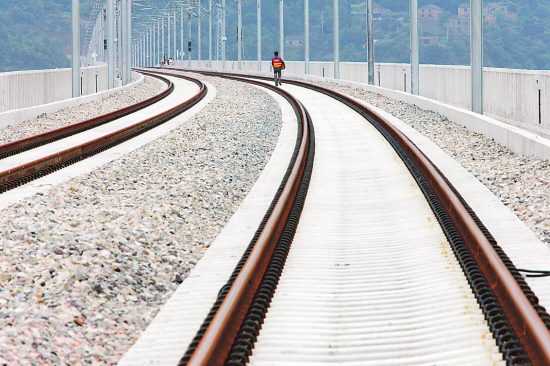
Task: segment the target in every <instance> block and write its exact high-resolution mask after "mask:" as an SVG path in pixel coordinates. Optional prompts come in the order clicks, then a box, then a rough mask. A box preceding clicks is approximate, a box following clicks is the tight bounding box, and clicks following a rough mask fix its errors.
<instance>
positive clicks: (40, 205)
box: [0, 75, 281, 366]
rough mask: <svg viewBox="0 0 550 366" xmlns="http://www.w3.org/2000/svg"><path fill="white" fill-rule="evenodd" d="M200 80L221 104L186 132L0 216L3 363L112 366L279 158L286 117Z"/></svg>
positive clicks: (267, 101)
mask: <svg viewBox="0 0 550 366" xmlns="http://www.w3.org/2000/svg"><path fill="white" fill-rule="evenodd" d="M193 76H195V77H197V75H193ZM200 78H201V79H205V80H207V81H208V82H210V83H211V84H213V85H214V86H215V87H216V89H217V91H218V95H217V97H216V98H215V99H214V100H213V101H212V102H211V103H210V104H209V105H208V106H206V107H205V108H204V109H203V110H202V111H201V112H200V113H199V114H197V115H196V116H195V117H194V118H192V119H191V120H190V121H188V122H186V123H184V124H183V125H182V126H181V127H180V128H179V129H176V130H174V131H172V132H171V133H169V134H167V135H166V136H164V137H162V138H159V139H157V140H155V141H154V142H152V143H150V144H148V145H146V146H144V147H143V148H141V149H139V150H136V151H134V152H133V153H130V154H128V155H126V156H124V157H123V158H121V159H119V160H116V161H113V162H112V163H110V164H108V165H106V166H103V167H101V168H99V169H97V170H95V171H93V172H92V173H90V174H88V175H86V176H82V177H78V178H73V179H72V180H70V181H68V182H65V183H61V184H59V185H58V186H55V187H53V188H51V189H49V190H48V191H44V192H41V194H37V195H35V196H34V197H31V198H29V199H26V200H25V201H21V202H19V203H17V204H14V205H12V206H10V207H8V208H6V209H4V210H2V215H1V216H0V232H2V236H1V237H0V278H1V281H0V313H1V314H2V316H1V317H0V355H1V357H2V360H6V363H7V364H9V365H10V366H11V365H30V364H37V365H85V364H94V365H113V364H116V362H117V361H118V360H119V359H120V358H121V357H122V355H123V354H124V353H125V352H126V351H127V350H128V349H129V348H130V347H131V346H132V344H133V343H134V342H135V341H136V340H137V338H138V337H139V336H140V334H141V332H142V331H143V330H144V329H145V327H146V326H147V324H149V323H150V322H151V320H152V319H153V318H154V316H155V315H156V314H157V312H158V311H159V309H160V307H161V306H162V305H163V304H164V303H165V302H166V301H167V299H168V298H170V296H171V295H172V294H173V293H174V291H175V289H176V287H177V285H178V284H179V283H181V282H183V281H184V279H185V277H187V276H188V274H189V271H190V270H191V269H192V268H193V267H194V265H195V264H196V263H197V262H198V261H199V260H200V258H201V257H202V255H203V253H204V251H205V250H206V249H207V248H208V247H209V245H210V243H211V242H212V241H213V240H214V239H215V238H216V236H217V234H218V233H219V231H220V230H221V229H222V228H223V226H224V225H225V224H226V222H227V221H228V220H229V218H230V217H231V216H232V214H233V213H234V212H235V210H236V209H237V208H238V206H239V205H240V203H241V202H242V200H243V198H244V197H245V196H246V194H247V193H248V192H249V190H250V188H251V187H252V185H253V184H254V182H255V181H256V179H257V178H258V176H259V174H260V172H261V170H262V169H263V168H264V166H265V164H266V163H267V161H268V160H269V158H270V155H271V153H272V151H273V149H274V147H275V144H276V140H277V138H278V135H279V131H280V126H281V113H280V109H279V106H278V105H277V104H276V103H275V101H274V100H273V99H272V98H271V97H269V96H268V95H267V93H265V92H263V91H260V90H258V89H257V88H255V87H252V86H247V85H243V84H241V83H236V82H232V81H227V80H221V79H215V78H207V77H200ZM157 84H158V83H157ZM145 85H150V83H147V84H145ZM138 88H139V87H138ZM237 89H238V90H239V92H238V93H235V90H237ZM158 91H159V89H158V88H157V89H155V91H154V93H158ZM130 93H131V92H130ZM154 93H153V94H154ZM116 98H117V97H115V98H114V99H116ZM141 98H143V99H144V98H146V96H145V95H143V96H142V97H141ZM109 99H110V98H107V99H105V100H103V101H101V102H97V103H92V104H90V105H85V106H81V107H79V108H74V109H71V111H63V112H62V114H63V117H61V116H60V114H56V115H55V117H52V116H48V117H42V118H39V119H36V120H34V123H33V121H30V122H29V123H27V124H25V125H23V126H16V128H12V129H9V131H2V133H3V136H4V137H3V141H11V140H15V139H18V138H21V137H22V136H23V135H26V134H28V135H32V134H36V133H38V132H39V131H41V130H43V129H44V130H47V129H49V128H55V127H53V126H54V125H55V126H56V127H57V123H58V121H61V120H62V119H63V121H62V122H59V123H67V124H68V123H74V122H76V120H78V119H80V117H82V116H86V117H87V118H88V116H89V114H90V113H91V111H92V110H100V111H101V112H100V113H105V112H106V111H107V107H106V106H105V105H106V104H107V105H110V104H111V102H112V101H111V100H109ZM129 99H130V98H129ZM133 102H135V101H133ZM119 107H120V106H119V105H118V104H117V108H119ZM50 117H51V118H50ZM46 120H48V122H47V123H46V122H45V121H46ZM52 121H53V122H52ZM50 122H51V124H50ZM34 124H39V125H40V124H43V125H40V126H34ZM30 126H32V127H30ZM26 128H28V129H29V130H30V131H26V130H25V129H26Z"/></svg>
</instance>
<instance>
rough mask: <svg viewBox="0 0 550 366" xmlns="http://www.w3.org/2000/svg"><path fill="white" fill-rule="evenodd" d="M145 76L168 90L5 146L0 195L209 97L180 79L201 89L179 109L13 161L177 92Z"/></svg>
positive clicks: (0, 150) (1, 149) (0, 153)
mask: <svg viewBox="0 0 550 366" xmlns="http://www.w3.org/2000/svg"><path fill="white" fill-rule="evenodd" d="M145 74H146V75H149V76H153V77H155V78H158V79H160V80H162V81H164V82H165V83H166V84H167V89H166V90H165V91H163V92H162V93H160V94H158V95H156V96H154V97H152V98H149V99H147V100H145V101H142V102H139V103H136V104H134V105H131V106H128V107H126V108H123V109H120V110H117V111H114V112H111V113H108V114H105V115H102V116H98V117H96V118H92V119H89V120H86V121H83V122H80V123H75V124H72V125H69V126H65V127H62V128H59V129H56V130H53V131H49V132H46V133H42V134H39V135H36V136H31V137H28V138H25V139H22V140H18V141H14V142H11V143H8V144H5V145H1V146H0V159H1V160H0V164H1V165H0V166H2V167H3V169H2V168H0V193H4V192H6V191H9V190H11V189H13V188H16V187H18V186H20V185H22V184H26V183H28V182H30V181H33V180H35V179H38V178H40V177H42V176H45V175H47V174H50V173H52V172H54V171H57V170H59V169H62V168H64V167H66V166H69V165H71V164H74V163H76V162H78V161H81V160H83V159H86V158H88V157H90V156H93V155H95V154H98V153H100V152H102V151H105V150H107V149H109V148H111V147H113V146H116V145H118V144H121V143H123V142H125V141H128V140H129V139H131V138H133V137H136V136H139V135H140V134H142V133H144V132H147V131H149V130H151V129H153V128H155V127H157V126H159V125H161V124H163V123H165V122H166V121H169V120H170V119H172V118H174V117H175V116H177V115H179V114H181V113H183V112H185V111H186V110H188V109H190V108H191V107H193V106H194V105H196V104H197V103H198V102H199V101H201V100H202V99H203V98H204V97H205V95H206V93H207V88H206V85H204V84H203V83H202V82H200V81H199V80H197V79H193V78H185V77H181V76H180V77H181V78H184V79H186V80H189V81H192V82H193V83H195V84H196V85H197V86H198V87H199V91H198V93H196V94H195V95H193V96H192V97H191V98H189V99H188V100H185V101H184V102H183V103H179V102H178V103H177V104H176V105H175V106H172V107H170V108H168V109H166V110H164V111H162V112H161V113H154V115H152V116H150V117H147V118H146V119H144V120H140V121H138V122H132V123H129V124H126V125H124V126H123V127H121V128H119V129H116V130H115V131H110V132H109V133H105V134H99V135H97V134H96V135H95V136H94V137H93V138H89V139H86V137H82V138H81V139H80V140H78V141H79V142H78V143H77V144H73V145H72V146H70V147H68V148H62V149H61V150H60V149H58V150H57V151H55V152H54V153H48V154H46V153H44V155H42V156H41V157H39V158H36V155H34V154H33V155H32V157H30V158H28V159H27V160H25V159H26V158H22V159H14V161H15V163H12V162H10V161H9V158H10V157H12V158H13V157H15V158H17V157H16V155H18V154H22V153H25V152H27V151H30V150H32V149H36V148H41V147H46V146H47V145H49V144H53V143H55V142H57V141H61V140H63V139H68V138H70V137H71V136H75V135H77V134H83V133H85V132H86V131H90V130H92V129H95V128H99V127H101V126H108V124H109V123H114V122H116V121H120V120H121V119H122V118H123V117H126V116H131V115H132V114H133V113H136V112H138V111H141V110H144V109H145V108H147V107H150V106H152V105H154V104H155V103H157V102H159V101H161V100H163V99H165V98H167V97H168V96H169V95H170V94H172V92H173V91H174V84H173V82H172V81H170V80H168V79H166V78H164V77H162V76H159V75H153V74H150V73H145ZM80 136H82V135H80Z"/></svg>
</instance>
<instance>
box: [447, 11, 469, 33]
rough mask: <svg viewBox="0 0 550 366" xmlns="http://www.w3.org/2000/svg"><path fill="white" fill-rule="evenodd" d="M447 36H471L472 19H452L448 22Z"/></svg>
mask: <svg viewBox="0 0 550 366" xmlns="http://www.w3.org/2000/svg"><path fill="white" fill-rule="evenodd" d="M447 34H448V35H449V36H458V35H459V34H470V17H461V16H458V17H457V16H454V17H450V18H449V20H448V21H447Z"/></svg>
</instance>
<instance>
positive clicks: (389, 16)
mask: <svg viewBox="0 0 550 366" xmlns="http://www.w3.org/2000/svg"><path fill="white" fill-rule="evenodd" d="M372 7H373V10H372V19H373V20H374V22H383V21H388V20H397V21H400V22H404V21H405V17H406V16H407V13H405V12H401V11H392V10H390V9H386V8H383V7H381V6H380V5H378V4H377V3H373V6H372ZM351 15H352V16H353V17H352V18H353V22H354V25H361V27H362V28H363V29H365V28H366V27H367V25H366V24H367V21H366V16H367V3H366V2H364V3H360V4H355V5H351Z"/></svg>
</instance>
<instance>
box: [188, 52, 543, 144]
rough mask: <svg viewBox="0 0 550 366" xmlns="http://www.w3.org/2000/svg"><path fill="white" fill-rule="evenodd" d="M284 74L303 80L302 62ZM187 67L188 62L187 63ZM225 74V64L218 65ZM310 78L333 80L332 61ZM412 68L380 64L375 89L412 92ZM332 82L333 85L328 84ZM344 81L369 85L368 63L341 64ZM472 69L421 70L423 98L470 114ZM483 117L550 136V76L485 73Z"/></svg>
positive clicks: (250, 65)
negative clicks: (376, 87) (223, 69)
mask: <svg viewBox="0 0 550 366" xmlns="http://www.w3.org/2000/svg"><path fill="white" fill-rule="evenodd" d="M285 64H286V70H285V72H286V73H287V74H289V75H297V76H299V75H303V74H304V73H305V65H304V62H303V61H285ZM183 65H184V66H188V63H187V62H183ZM207 65H208V62H207V61H202V62H201V64H200V65H199V64H198V62H197V61H192V63H191V67H200V68H207ZM212 67H213V68H214V69H221V61H215V62H213V65H212ZM226 70H231V71H237V70H238V64H237V62H236V61H226ZM242 70H243V71H258V62H257V61H243V62H242ZM261 71H262V72H266V73H267V72H269V71H270V62H269V61H262V63H261ZM309 75H310V76H320V77H324V78H328V79H332V78H334V64H333V62H328V61H327V62H320V61H315V62H310V67H309ZM410 78H411V68H410V65H409V64H389V63H388V64H381V63H376V64H375V66H374V85H375V86H379V87H382V88H385V89H391V90H395V91H402V92H407V93H410V91H411V90H410ZM327 81H330V80H327ZM341 81H351V82H356V83H362V84H367V83H368V68H367V64H366V63H365V62H340V79H339V82H341ZM470 82H471V77H470V67H469V66H447V65H420V70H419V93H420V96H423V97H426V98H429V99H433V100H436V101H439V102H443V103H446V104H450V105H452V106H454V107H459V108H463V109H466V110H470V109H471V89H470ZM483 114H484V115H485V116H487V117H491V118H493V119H496V120H498V121H501V122H505V123H507V124H510V125H512V126H516V127H520V128H522V129H525V130H527V131H530V132H533V133H536V134H537V135H540V136H544V137H550V71H541V70H517V69H497V68H484V69H483Z"/></svg>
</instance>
